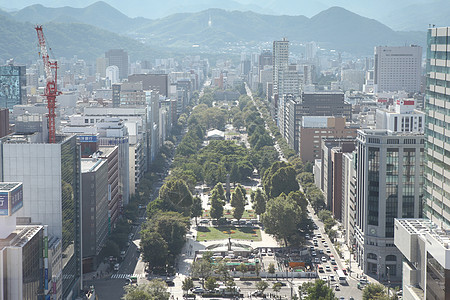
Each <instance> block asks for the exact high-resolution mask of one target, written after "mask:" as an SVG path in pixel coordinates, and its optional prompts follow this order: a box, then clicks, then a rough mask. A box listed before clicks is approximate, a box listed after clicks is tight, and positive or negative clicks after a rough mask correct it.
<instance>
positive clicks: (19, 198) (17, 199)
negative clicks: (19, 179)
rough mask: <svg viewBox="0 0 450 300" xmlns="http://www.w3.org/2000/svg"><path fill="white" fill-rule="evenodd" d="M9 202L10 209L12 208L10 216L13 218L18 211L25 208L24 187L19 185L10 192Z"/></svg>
mask: <svg viewBox="0 0 450 300" xmlns="http://www.w3.org/2000/svg"><path fill="white" fill-rule="evenodd" d="M9 201H10V207H11V211H10V213H9V215H10V216H11V215H12V214H14V213H15V212H16V211H18V210H19V209H20V208H22V207H23V189H22V185H19V186H18V187H16V188H15V189H14V190H12V191H10V192H9Z"/></svg>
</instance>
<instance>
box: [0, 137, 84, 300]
mask: <svg viewBox="0 0 450 300" xmlns="http://www.w3.org/2000/svg"><path fill="white" fill-rule="evenodd" d="M32 139H33V136H11V135H9V136H6V137H4V138H2V139H1V140H0V143H1V147H2V153H1V156H0V171H1V178H0V180H1V181H10V182H23V208H22V209H21V210H20V211H19V212H18V213H17V217H18V223H19V224H47V225H48V235H49V236H54V237H56V238H58V239H60V240H61V242H62V256H63V257H64V259H63V264H62V270H63V272H62V294H63V297H64V298H66V297H72V296H74V297H75V296H77V294H78V292H79V291H80V289H81V191H80V189H81V187H80V180H81V173H80V148H79V146H78V145H77V141H76V137H75V136H62V135H57V136H56V143H55V144H45V143H36V142H33V141H32Z"/></svg>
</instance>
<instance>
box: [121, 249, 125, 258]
mask: <svg viewBox="0 0 450 300" xmlns="http://www.w3.org/2000/svg"><path fill="white" fill-rule="evenodd" d="M125 255H126V252H125V250H123V251H120V257H122V258H124V257H125Z"/></svg>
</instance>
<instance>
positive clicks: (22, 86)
mask: <svg viewBox="0 0 450 300" xmlns="http://www.w3.org/2000/svg"><path fill="white" fill-rule="evenodd" d="M26 85H27V78H26V68H25V66H13V65H6V66H0V107H1V108H9V109H12V108H13V106H14V105H17V104H26V102H27V101H26V97H27V90H26Z"/></svg>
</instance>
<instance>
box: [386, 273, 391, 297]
mask: <svg viewBox="0 0 450 300" xmlns="http://www.w3.org/2000/svg"><path fill="white" fill-rule="evenodd" d="M386 270H387V278H388V298H389V297H390V289H391V280H390V279H391V278H390V274H389V273H390V270H391V269H390V268H389V267H386Z"/></svg>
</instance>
